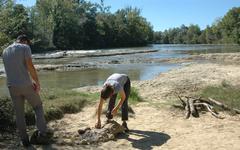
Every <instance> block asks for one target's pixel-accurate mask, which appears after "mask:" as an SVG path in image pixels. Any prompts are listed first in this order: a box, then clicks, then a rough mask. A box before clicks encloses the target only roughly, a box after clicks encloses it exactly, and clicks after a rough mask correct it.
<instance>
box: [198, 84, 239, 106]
mask: <svg viewBox="0 0 240 150" xmlns="http://www.w3.org/2000/svg"><path fill="white" fill-rule="evenodd" d="M200 96H202V97H204V98H208V97H211V98H213V99H216V100H218V101H220V102H222V103H224V104H226V105H228V106H229V107H231V108H237V109H240V87H239V86H232V85H231V84H229V83H227V81H223V82H222V84H221V85H220V86H208V87H206V88H205V89H203V90H202V91H201V93H200Z"/></svg>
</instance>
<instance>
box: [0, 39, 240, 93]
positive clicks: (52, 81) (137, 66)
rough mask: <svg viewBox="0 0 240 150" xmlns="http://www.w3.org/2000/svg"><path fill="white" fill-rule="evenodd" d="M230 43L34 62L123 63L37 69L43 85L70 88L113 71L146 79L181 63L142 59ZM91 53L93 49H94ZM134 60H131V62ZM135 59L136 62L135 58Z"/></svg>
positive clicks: (1, 84)
mask: <svg viewBox="0 0 240 150" xmlns="http://www.w3.org/2000/svg"><path fill="white" fill-rule="evenodd" d="M228 49H234V50H235V49H236V48H232V46H223V45H162V44H161V45H159V44H154V45H149V46H146V47H140V48H121V49H105V50H96V51H95V52H98V53H99V51H101V52H102V51H103V52H104V51H112V52H119V51H121V52H124V51H126V52H128V51H137V50H157V52H152V53H139V54H129V55H117V56H104V57H84V58H74V57H70V58H64V59H47V60H46V59H44V60H37V61H36V62H35V63H40V64H43V63H46V62H47V63H51V64H59V63H69V62H73V63H79V62H87V63H93V64H97V63H99V62H103V61H112V60H117V61H120V62H121V61H124V62H125V63H120V64H118V63H117V64H115V63H114V64H106V63H105V64H104V65H103V66H102V67H96V68H88V69H81V70H71V71H69V70H68V71H40V72H39V73H38V74H39V78H40V81H41V86H42V88H47V89H50V88H62V89H72V88H77V87H82V86H89V85H101V84H103V82H104V81H105V79H106V78H107V77H108V76H109V75H111V74H112V73H115V72H118V73H125V74H128V75H129V77H130V79H131V80H149V79H152V78H154V77H155V76H156V75H158V74H159V73H161V72H166V71H169V70H170V69H173V68H177V67H179V66H181V65H182V64H172V63H171V64H169V63H161V62H157V63H154V62H151V63H149V62H144V61H143V62H142V61H141V60H145V59H168V58H182V57H186V56H188V54H186V52H185V51H189V50H191V51H197V50H202V51H206V52H208V51H211V50H212V51H218V52H225V51H226V50H228ZM93 52H94V51H93ZM132 60H134V61H132ZM135 60H137V61H135ZM2 70H4V68H3V65H2V60H1V61H0V71H2ZM5 80H6V78H5V77H2V78H0V94H1V96H3V95H8V90H7V88H6V84H5V82H6V81H5Z"/></svg>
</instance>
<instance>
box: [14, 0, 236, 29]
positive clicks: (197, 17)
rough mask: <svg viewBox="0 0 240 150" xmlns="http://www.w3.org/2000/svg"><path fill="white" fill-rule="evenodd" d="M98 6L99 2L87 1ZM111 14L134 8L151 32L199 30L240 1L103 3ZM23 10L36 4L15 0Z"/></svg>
mask: <svg viewBox="0 0 240 150" xmlns="http://www.w3.org/2000/svg"><path fill="white" fill-rule="evenodd" d="M89 1H91V2H93V3H94V2H97V3H99V2H100V0H89ZM104 2H105V5H106V6H110V7H111V8H110V11H111V12H113V13H114V12H116V11H117V10H118V9H122V8H125V7H128V6H132V7H137V8H139V9H140V10H141V15H142V16H143V17H145V18H146V19H147V21H148V22H150V23H151V25H152V26H153V29H154V31H164V30H166V29H169V28H173V27H180V26H181V25H182V24H184V25H187V26H188V25H190V24H198V25H199V26H200V28H201V29H205V28H206V26H207V25H212V24H213V23H214V21H216V20H217V19H218V18H220V17H223V16H224V15H225V14H226V13H227V12H228V10H230V9H231V8H232V7H240V0H105V1H104ZM17 3H21V4H23V5H24V6H28V7H30V6H33V5H35V3H36V0H17Z"/></svg>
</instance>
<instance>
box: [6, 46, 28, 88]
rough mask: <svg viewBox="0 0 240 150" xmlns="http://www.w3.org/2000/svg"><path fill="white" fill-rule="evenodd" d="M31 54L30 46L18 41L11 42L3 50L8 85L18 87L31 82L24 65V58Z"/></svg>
mask: <svg viewBox="0 0 240 150" xmlns="http://www.w3.org/2000/svg"><path fill="white" fill-rule="evenodd" d="M31 55H32V53H31V49H30V47H29V46H28V45H25V44H20V43H13V44H12V45H10V46H8V47H7V48H6V49H5V50H4V51H3V55H2V57H3V63H4V67H5V71H6V75H7V85H8V86H16V87H19V86H28V85H31V84H32V81H31V79H30V76H29V73H28V70H27V66H26V60H27V59H28V58H31Z"/></svg>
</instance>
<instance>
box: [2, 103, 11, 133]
mask: <svg viewBox="0 0 240 150" xmlns="http://www.w3.org/2000/svg"><path fill="white" fill-rule="evenodd" d="M0 122H1V124H0V133H3V132H10V131H11V129H14V128H15V118H14V110H13V106H12V101H11V99H9V98H0Z"/></svg>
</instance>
